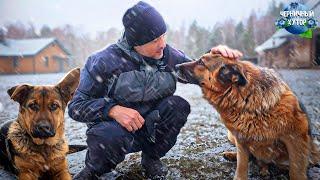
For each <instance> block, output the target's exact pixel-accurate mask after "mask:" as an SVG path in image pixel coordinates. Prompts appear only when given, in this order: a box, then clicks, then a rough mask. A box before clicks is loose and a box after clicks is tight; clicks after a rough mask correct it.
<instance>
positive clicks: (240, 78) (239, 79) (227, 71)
mask: <svg viewBox="0 0 320 180" xmlns="http://www.w3.org/2000/svg"><path fill="white" fill-rule="evenodd" d="M219 80H220V81H222V83H224V84H228V83H232V84H237V85H239V86H244V85H246V84H247V78H246V76H245V74H244V72H243V70H242V68H241V67H240V66H239V65H237V64H226V65H223V66H222V67H221V68H220V70H219Z"/></svg>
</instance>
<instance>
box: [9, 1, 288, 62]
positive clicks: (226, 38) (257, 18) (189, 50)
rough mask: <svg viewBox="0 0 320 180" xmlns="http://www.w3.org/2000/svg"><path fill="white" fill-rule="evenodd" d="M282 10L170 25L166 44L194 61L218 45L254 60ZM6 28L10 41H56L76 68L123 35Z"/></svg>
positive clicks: (271, 8) (112, 31)
mask: <svg viewBox="0 0 320 180" xmlns="http://www.w3.org/2000/svg"><path fill="white" fill-rule="evenodd" d="M282 9H283V3H279V4H278V3H276V2H275V1H274V0H273V1H271V2H270V3H269V7H268V10H267V11H266V12H265V13H264V14H262V13H261V12H256V11H254V10H253V11H252V12H251V14H250V16H249V17H247V18H246V19H243V20H242V21H241V22H235V20H233V19H227V20H225V21H223V22H218V23H216V24H215V25H213V26H211V27H210V28H205V27H202V26H200V25H198V23H197V22H196V21H194V22H193V23H191V24H190V25H189V27H186V26H185V25H182V26H181V27H180V28H178V29H172V28H170V25H168V31H167V42H168V44H170V45H171V46H173V47H175V48H177V49H180V50H182V51H184V52H185V53H186V54H187V55H188V56H189V57H191V58H197V57H199V56H201V55H202V54H203V53H204V52H206V51H208V50H209V49H210V48H211V47H213V46H216V45H219V44H225V45H227V46H229V47H232V48H236V49H239V50H240V51H242V52H243V53H244V55H245V56H246V57H255V56H256V53H255V51H254V48H255V47H256V46H257V45H260V44H261V43H263V42H264V41H265V40H267V39H268V38H269V37H270V36H271V35H272V34H273V33H274V32H275V31H276V29H275V26H274V22H275V20H276V18H277V17H279V12H280V10H282ZM4 28H5V29H6V37H7V38H13V39H22V38H41V37H56V38H57V39H58V40H59V41H60V42H62V43H63V44H64V46H65V48H67V49H68V50H69V51H70V52H71V54H72V61H73V63H72V64H73V66H82V65H83V64H84V63H85V61H86V59H87V57H88V56H89V55H90V54H92V53H93V52H95V51H97V50H99V49H102V48H103V47H105V46H106V45H109V44H112V43H115V42H116V41H117V40H118V38H119V37H120V36H121V33H122V32H121V31H122V30H120V29H116V28H110V29H108V30H107V31H105V32H98V33H96V36H95V37H90V36H89V34H79V33H77V32H79V31H78V30H77V29H76V27H73V26H71V25H64V26H60V27H55V28H50V27H49V26H47V25H44V26H42V28H41V29H40V32H39V33H36V30H35V26H34V24H32V23H28V24H24V23H21V22H11V23H7V24H6V25H5V26H4Z"/></svg>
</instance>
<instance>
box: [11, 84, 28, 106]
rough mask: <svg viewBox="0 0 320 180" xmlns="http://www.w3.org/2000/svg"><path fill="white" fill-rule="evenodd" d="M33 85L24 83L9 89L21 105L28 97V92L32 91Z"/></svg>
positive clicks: (13, 97) (12, 97) (12, 96)
mask: <svg viewBox="0 0 320 180" xmlns="http://www.w3.org/2000/svg"><path fill="white" fill-rule="evenodd" d="M32 89H33V87H32V86H31V85H29V84H22V85H17V86H14V87H12V88H10V89H8V90H7V93H8V94H9V96H10V98H11V99H13V100H14V101H16V102H19V103H20V105H22V104H23V102H24V101H25V100H26V99H27V97H28V94H29V93H30V92H31V90H32Z"/></svg>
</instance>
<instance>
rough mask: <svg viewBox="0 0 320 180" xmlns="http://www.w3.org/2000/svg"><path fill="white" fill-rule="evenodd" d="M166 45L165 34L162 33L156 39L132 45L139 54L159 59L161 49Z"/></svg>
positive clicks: (161, 54) (161, 53)
mask: <svg viewBox="0 0 320 180" xmlns="http://www.w3.org/2000/svg"><path fill="white" fill-rule="evenodd" d="M165 47H166V40H165V34H162V35H161V36H160V37H158V38H157V39H154V40H153V41H151V42H148V43H146V44H143V45H140V46H134V49H135V50H136V51H137V52H138V53H139V54H141V55H143V56H146V57H150V58H153V59H161V58H162V56H163V49H164V48H165Z"/></svg>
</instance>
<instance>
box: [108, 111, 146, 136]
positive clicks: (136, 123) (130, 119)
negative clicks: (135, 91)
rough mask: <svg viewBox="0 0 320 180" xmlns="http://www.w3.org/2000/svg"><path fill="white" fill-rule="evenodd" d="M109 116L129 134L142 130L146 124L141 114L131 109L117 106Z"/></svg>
mask: <svg viewBox="0 0 320 180" xmlns="http://www.w3.org/2000/svg"><path fill="white" fill-rule="evenodd" d="M108 115H109V117H111V118H112V119H114V120H116V121H117V122H118V123H119V124H121V126H122V127H124V128H126V129H127V130H128V131H129V132H132V131H136V130H138V129H140V128H141V127H142V125H143V124H144V119H143V117H142V116H141V115H140V113H139V112H138V111H136V110H134V109H131V108H126V107H123V106H119V105H116V106H113V107H112V108H111V109H110V111H109V114H108Z"/></svg>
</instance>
